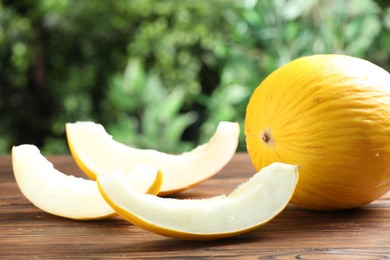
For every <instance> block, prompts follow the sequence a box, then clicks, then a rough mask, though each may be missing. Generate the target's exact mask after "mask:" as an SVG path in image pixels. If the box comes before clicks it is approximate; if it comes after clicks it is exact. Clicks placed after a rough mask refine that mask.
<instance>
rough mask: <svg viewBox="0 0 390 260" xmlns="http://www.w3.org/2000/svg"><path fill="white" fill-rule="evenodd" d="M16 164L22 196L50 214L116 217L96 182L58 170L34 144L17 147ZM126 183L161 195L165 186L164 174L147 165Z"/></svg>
mask: <svg viewBox="0 0 390 260" xmlns="http://www.w3.org/2000/svg"><path fill="white" fill-rule="evenodd" d="M12 165H13V171H14V175H15V179H16V182H17V184H18V186H19V189H20V191H21V192H22V194H23V195H24V196H25V197H26V198H27V199H28V200H29V201H30V202H31V203H32V204H34V205H35V206H36V207H38V208H39V209H41V210H43V211H45V212H47V213H50V214H53V215H57V216H61V217H65V218H71V219H84V220H87V219H101V218H106V217H110V216H113V215H116V213H115V211H114V210H113V209H112V208H111V207H110V205H108V204H107V203H106V202H105V200H104V199H103V198H102V196H101V195H100V193H99V190H98V187H97V184H96V182H95V181H92V180H86V179H83V178H78V177H75V176H73V175H66V174H64V173H62V172H60V171H58V170H56V169H55V168H54V166H53V164H52V163H50V162H49V161H48V160H47V159H46V158H45V157H44V156H43V155H42V154H41V153H40V151H39V149H38V148H37V147H36V146H34V145H27V144H25V145H20V146H14V147H13V148H12ZM141 172H142V173H141ZM123 180H124V181H125V182H126V185H129V186H130V187H132V189H134V191H136V192H141V193H147V192H149V193H152V194H157V193H158V192H159V188H160V187H161V183H162V177H161V173H159V171H158V170H156V169H154V168H152V167H149V166H146V165H140V166H139V167H137V168H135V170H134V171H133V172H129V173H127V174H126V175H123Z"/></svg>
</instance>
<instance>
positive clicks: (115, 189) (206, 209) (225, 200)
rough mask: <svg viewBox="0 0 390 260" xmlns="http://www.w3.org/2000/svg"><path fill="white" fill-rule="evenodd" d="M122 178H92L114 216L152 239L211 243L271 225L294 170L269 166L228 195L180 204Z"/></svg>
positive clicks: (282, 205)
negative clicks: (144, 191) (152, 234)
mask: <svg viewBox="0 0 390 260" xmlns="http://www.w3.org/2000/svg"><path fill="white" fill-rule="evenodd" d="M124 178H125V177H124V175H122V174H119V173H118V174H112V175H106V176H98V177H97V183H98V186H99V190H100V192H101V193H102V195H103V197H104V198H105V199H106V201H107V202H108V203H109V204H110V205H111V206H112V207H113V208H114V209H115V210H116V211H117V213H118V214H119V215H121V216H122V217H123V218H125V219H126V220H128V221H129V222H131V223H133V224H134V225H137V226H139V227H141V228H144V229H146V230H149V231H152V232H155V233H157V234H160V235H163V236H168V237H173V238H177V239H185V240H211V239H219V238H224V237H229V236H233V235H238V234H242V233H244V232H247V231H250V230H253V229H255V228H257V227H259V226H261V225H264V224H265V223H267V222H269V221H270V220H272V219H273V218H274V217H275V216H277V215H278V214H279V213H280V212H281V211H282V210H283V209H284V208H285V207H286V206H287V204H288V202H289V201H290V199H291V197H292V195H293V193H294V190H295V187H296V185H297V182H298V167H297V166H294V165H290V164H283V163H273V164H271V165H270V166H268V167H265V168H263V169H262V170H261V171H260V172H258V173H257V174H255V175H254V176H253V177H252V178H250V179H249V180H248V181H247V182H245V183H243V184H241V185H240V186H238V188H236V189H235V190H234V191H233V192H232V193H230V194H229V195H227V196H225V195H221V196H217V197H213V198H210V199H200V200H195V199H194V200H180V199H172V198H162V197H157V196H153V195H145V194H141V193H138V192H136V191H134V189H132V188H131V187H130V186H129V185H127V184H126V182H124Z"/></svg>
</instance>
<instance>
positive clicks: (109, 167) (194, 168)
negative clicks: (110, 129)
mask: <svg viewBox="0 0 390 260" xmlns="http://www.w3.org/2000/svg"><path fill="white" fill-rule="evenodd" d="M66 134H67V138H68V143H69V148H70V150H71V153H72V155H73V157H74V158H75V161H76V162H77V164H78V165H79V167H80V168H81V169H82V170H83V171H84V172H85V173H86V174H87V175H88V176H89V177H90V178H91V179H93V180H94V179H96V176H97V175H105V174H107V173H111V172H115V171H118V170H123V171H130V170H131V169H133V168H134V167H135V166H136V165H138V164H140V163H142V164H147V165H151V166H153V167H155V168H158V169H159V170H160V171H161V172H162V173H163V175H164V181H163V184H162V187H161V191H160V195H167V194H172V193H175V192H178V191H181V190H184V189H187V188H189V187H192V186H194V185H196V184H198V183H200V182H202V181H204V180H206V179H208V178H210V177H211V176H213V175H214V174H216V173H217V172H219V171H220V170H221V169H222V168H223V167H224V166H225V165H226V164H227V163H228V162H229V161H230V159H231V158H232V157H233V155H234V153H235V151H236V149H237V145H238V139H239V134H240V127H239V124H238V123H233V122H220V123H219V125H218V127H217V130H216V132H215V133H214V135H213V136H212V137H211V139H210V140H209V142H208V143H205V144H203V145H200V146H198V147H196V148H195V149H194V150H192V151H190V152H186V153H183V154H176V155H174V154H167V153H163V152H159V151H156V150H151V149H137V148H133V147H129V146H126V145H124V144H122V143H119V142H117V141H115V140H113V138H112V136H111V135H109V134H108V133H107V132H106V130H105V129H104V127H103V126H102V125H100V124H96V123H93V122H76V123H67V124H66ZM167 141H169V140H167Z"/></svg>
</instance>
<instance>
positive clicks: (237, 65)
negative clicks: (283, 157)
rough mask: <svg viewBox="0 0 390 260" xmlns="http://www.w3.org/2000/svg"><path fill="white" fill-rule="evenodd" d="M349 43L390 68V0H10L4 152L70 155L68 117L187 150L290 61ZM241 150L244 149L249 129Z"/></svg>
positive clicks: (1, 69)
mask: <svg viewBox="0 0 390 260" xmlns="http://www.w3.org/2000/svg"><path fill="white" fill-rule="evenodd" d="M314 53H344V54H348V55H353V56H358V57H362V58H365V59H368V60H370V61H372V62H374V63H376V64H378V65H380V66H382V67H383V68H385V69H387V70H389V69H390V55H389V54H390V4H389V1H386V0H382V1H379V0H378V1H373V0H345V1H344V0H273V1H271V0H262V1H260V0H245V1H235V0H213V1H194V0H182V1H177V0H160V1H153V0H116V1H101V0H88V1H78V0H18V1H12V0H8V1H7V0H3V1H1V2H0V154H8V153H9V152H10V149H11V147H12V146H13V145H18V144H22V143H32V144H35V145H37V146H38V147H40V148H41V149H42V150H43V152H45V153H67V152H68V148H67V143H66V139H65V128H64V124H65V123H66V122H74V121H78V120H93V121H96V122H98V123H101V124H103V125H104V126H105V127H106V129H107V131H108V132H109V133H111V134H112V135H113V136H114V138H115V139H117V140H119V141H121V142H124V143H126V144H128V145H132V146H137V147H141V148H152V149H159V150H162V151H166V152H173V153H175V152H182V151H186V150H189V149H191V148H192V147H194V146H195V145H197V144H200V143H203V142H205V141H207V140H208V138H209V137H210V136H211V134H212V133H213V132H214V130H215V128H216V125H217V123H218V122H219V121H220V120H229V121H238V122H240V123H241V125H242V123H243V120H244V116H245V107H246V104H247V101H248V99H249V97H250V95H251V93H252V91H253V90H254V88H255V87H256V86H257V85H258V84H259V83H260V82H261V80H263V79H264V77H266V76H267V75H268V74H269V73H271V72H272V71H273V70H275V69H276V68H277V67H279V66H281V65H283V64H285V63H287V62H288V61H290V60H292V59H294V58H297V57H300V56H303V55H310V54H314ZM239 150H245V140H244V135H243V134H242V135H241V140H240V147H239Z"/></svg>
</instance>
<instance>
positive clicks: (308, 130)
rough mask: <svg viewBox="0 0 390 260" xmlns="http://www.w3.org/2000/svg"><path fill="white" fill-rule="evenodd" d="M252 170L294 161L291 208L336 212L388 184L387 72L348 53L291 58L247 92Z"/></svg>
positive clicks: (389, 116)
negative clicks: (295, 173) (297, 175)
mask: <svg viewBox="0 0 390 260" xmlns="http://www.w3.org/2000/svg"><path fill="white" fill-rule="evenodd" d="M244 128H245V136H246V145H247V150H248V153H249V156H250V158H251V160H252V162H253V164H254V166H255V168H256V169H257V170H259V169H261V168H263V167H265V166H267V165H269V164H271V163H272V162H283V163H289V164H297V165H300V166H301V167H302V168H301V169H300V180H299V183H298V185H297V188H296V191H295V193H294V195H293V198H292V201H291V202H292V203H294V204H296V205H297V206H300V207H303V208H308V209H317V210H339V209H347V208H354V207H359V206H362V205H365V204H368V203H370V202H372V201H373V200H375V199H377V198H379V197H380V196H382V195H383V194H385V193H386V192H387V191H389V189H390V74H389V73H388V72H387V71H385V70H384V69H382V68H380V67H379V66H377V65H374V64H373V63H371V62H369V61H366V60H363V59H359V58H355V57H350V56H346V55H336V54H321V55H312V56H307V57H302V58H299V59H296V60H293V61H291V62H289V63H287V64H286V65H284V66H282V67H280V68H279V69H277V70H275V71H274V72H273V73H271V74H270V75H269V76H268V77H267V78H266V79H265V80H264V81H263V82H262V83H261V84H260V85H259V86H258V87H257V88H256V90H255V91H254V93H253V94H252V96H251V98H250V100H249V103H248V106H247V110H246V115H245V127H244Z"/></svg>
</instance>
